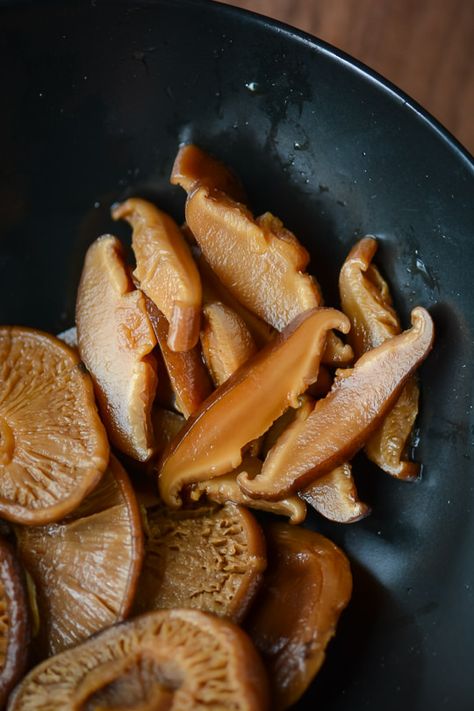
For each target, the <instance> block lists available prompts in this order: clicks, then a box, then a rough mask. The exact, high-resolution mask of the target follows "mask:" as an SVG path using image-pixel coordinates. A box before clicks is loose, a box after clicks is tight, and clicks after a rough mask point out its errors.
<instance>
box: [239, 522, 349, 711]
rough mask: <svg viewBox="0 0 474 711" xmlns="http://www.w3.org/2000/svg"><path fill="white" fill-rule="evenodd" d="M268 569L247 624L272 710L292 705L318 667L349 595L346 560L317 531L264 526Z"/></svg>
mask: <svg viewBox="0 0 474 711" xmlns="http://www.w3.org/2000/svg"><path fill="white" fill-rule="evenodd" d="M265 534H266V539H267V545H268V555H269V560H268V569H267V572H266V574H265V578H264V584H263V588H262V591H261V593H260V595H259V596H258V599H257V603H256V605H255V606H254V607H253V609H252V612H251V614H250V617H249V618H248V620H247V622H246V624H245V627H246V629H247V631H248V632H249V634H250V637H251V639H252V640H253V642H254V644H255V646H256V647H257V649H258V651H259V652H260V653H261V654H262V657H263V660H264V663H265V665H266V667H267V671H268V674H269V679H270V684H271V691H272V692H273V693H272V696H273V704H272V708H273V709H276V710H277V711H279V710H280V709H286V708H288V707H289V706H291V705H292V704H294V703H296V701H298V699H299V698H300V697H301V696H302V694H303V693H304V692H305V690H306V689H307V688H308V686H309V684H310V683H311V681H312V680H313V678H314V677H315V675H316V674H317V672H318V671H319V669H320V667H321V665H322V663H323V661H324V657H325V651H326V647H327V644H328V642H329V640H330V639H331V637H333V636H334V633H335V629H336V624H337V621H338V619H339V615H340V614H341V612H342V611H343V609H344V608H345V607H346V605H347V604H348V602H349V600H350V597H351V593H352V576H351V572H350V567H349V562H348V560H347V558H346V556H345V555H344V554H343V553H342V551H341V550H340V549H339V548H337V546H335V545H334V543H332V542H331V541H329V540H328V539H327V538H324V536H320V535H319V534H318V533H314V532H313V531H308V530H306V529H304V528H300V527H298V526H288V525H287V524H284V523H275V524H272V525H269V526H267V527H266V528H265Z"/></svg>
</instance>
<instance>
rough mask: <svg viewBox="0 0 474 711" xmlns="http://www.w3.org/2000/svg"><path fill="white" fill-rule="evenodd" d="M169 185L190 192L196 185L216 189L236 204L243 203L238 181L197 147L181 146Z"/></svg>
mask: <svg viewBox="0 0 474 711" xmlns="http://www.w3.org/2000/svg"><path fill="white" fill-rule="evenodd" d="M170 183H171V184H172V185H181V187H182V188H184V190H186V192H188V193H190V192H192V191H193V190H194V189H195V188H196V187H197V186H198V185H207V186H208V187H210V188H218V189H219V190H222V191H223V192H224V193H226V194H227V195H230V196H231V197H232V198H233V199H234V200H237V201H238V202H244V201H245V191H244V189H243V187H242V185H241V183H240V181H239V179H238V178H237V177H236V176H235V175H234V173H232V171H230V170H229V168H227V166H226V165H224V164H223V163H221V162H220V161H218V160H217V159H216V158H213V157H212V156H210V155H209V153H206V152H205V151H203V150H202V149H201V148H199V147H198V146H196V145H194V144H192V143H188V144H187V145H185V146H181V147H180V149H179V151H178V153H177V155H176V158H175V161H174V164H173V169H172V171H171V177H170Z"/></svg>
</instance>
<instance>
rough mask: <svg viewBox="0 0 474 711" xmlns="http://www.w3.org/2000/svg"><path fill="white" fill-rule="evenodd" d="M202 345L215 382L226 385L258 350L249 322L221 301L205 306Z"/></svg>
mask: <svg viewBox="0 0 474 711" xmlns="http://www.w3.org/2000/svg"><path fill="white" fill-rule="evenodd" d="M203 315H204V324H203V329H202V331H201V346H202V352H203V355H204V360H205V361H206V365H207V368H208V370H209V372H210V374H211V377H212V379H213V381H214V384H215V385H222V383H225V381H226V380H227V379H228V378H230V376H231V375H232V373H234V372H235V371H236V370H237V368H240V366H241V365H243V364H244V363H245V362H246V361H247V360H248V359H249V358H250V357H251V356H253V355H254V354H255V353H256V352H257V346H256V345H255V341H254V340H253V338H252V336H251V334H250V332H249V330H248V328H247V326H246V325H245V322H244V321H243V320H242V319H241V318H240V316H239V315H238V314H237V313H236V312H235V311H232V309H230V308H229V307H228V306H225V305H224V304H222V303H221V302H213V303H210V304H207V305H206V306H205V307H204V309H203Z"/></svg>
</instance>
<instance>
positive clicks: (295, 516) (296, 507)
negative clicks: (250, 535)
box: [190, 458, 306, 524]
mask: <svg viewBox="0 0 474 711" xmlns="http://www.w3.org/2000/svg"><path fill="white" fill-rule="evenodd" d="M261 468H262V462H261V461H260V459H257V458H249V459H246V460H244V461H243V462H242V465H241V466H240V467H239V468H238V469H236V470H235V471H234V472H231V473H230V474H224V475H223V476H219V477H216V478H215V479H209V480H208V481H203V482H200V483H199V484H195V486H194V487H193V488H192V490H191V493H190V497H191V499H192V500H193V501H199V500H200V498H201V497H202V496H203V495H205V496H206V497H207V498H208V499H209V501H214V502H215V503H217V504H226V503H228V502H232V503H234V504H240V505H242V506H247V507H248V508H251V509H257V510H260V511H268V512H269V513H273V514H277V515H279V516H288V518H289V521H290V523H292V524H298V523H302V522H303V521H304V520H305V518H306V504H305V502H304V501H302V500H301V499H300V498H299V497H298V496H289V497H288V498H287V499H282V500H281V501H265V499H252V498H251V497H250V496H247V495H246V494H244V492H243V491H242V489H241V488H240V486H239V485H238V483H237V476H238V475H239V473H240V471H245V472H248V473H249V474H250V475H251V476H256V475H257V474H258V473H259V472H260V470H261Z"/></svg>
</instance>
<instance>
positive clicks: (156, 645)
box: [9, 610, 269, 711]
mask: <svg viewBox="0 0 474 711" xmlns="http://www.w3.org/2000/svg"><path fill="white" fill-rule="evenodd" d="M268 708H269V706H268V682H267V679H266V676H265V672H264V670H263V667H262V662H261V660H260V658H259V656H258V654H257V652H256V651H255V649H254V647H253V645H252V643H251V642H250V640H249V638H248V637H247V635H246V634H245V633H244V632H243V631H242V630H240V629H239V628H238V627H236V626H235V625H234V624H232V623H231V622H228V621H227V620H222V619H219V618H217V617H213V616H212V615H209V614H206V613H204V612H200V611H198V610H165V611H160V612H153V613H150V614H148V615H143V616H141V617H138V618H137V619H135V620H131V621H129V622H125V623H123V624H121V625H117V626H115V627H112V628H111V629H108V630H105V631H104V632H102V633H101V634H100V635H97V637H95V638H94V639H91V640H88V641H87V642H85V643H84V644H81V645H80V646H78V647H76V648H75V649H71V650H69V651H67V652H64V653H63V654H60V655H58V656H56V657H53V658H52V659H48V660H47V661H45V662H43V663H42V664H40V665H39V666H37V667H36V668H35V669H33V670H32V671H31V672H30V673H29V674H28V676H27V677H26V678H25V679H24V680H23V682H22V683H21V684H20V686H19V687H18V688H17V689H16V691H15V693H14V695H13V697H12V698H11V701H10V707H9V709H10V711H51V709H55V710H56V711H71V709H76V710H77V711H98V710H99V709H101V710H102V711H106V710H107V709H109V710H110V711H118V709H128V711H167V710H170V711H171V710H172V709H176V710H178V709H190V710H191V709H192V710H193V711H224V709H226V711H267V709H268Z"/></svg>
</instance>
